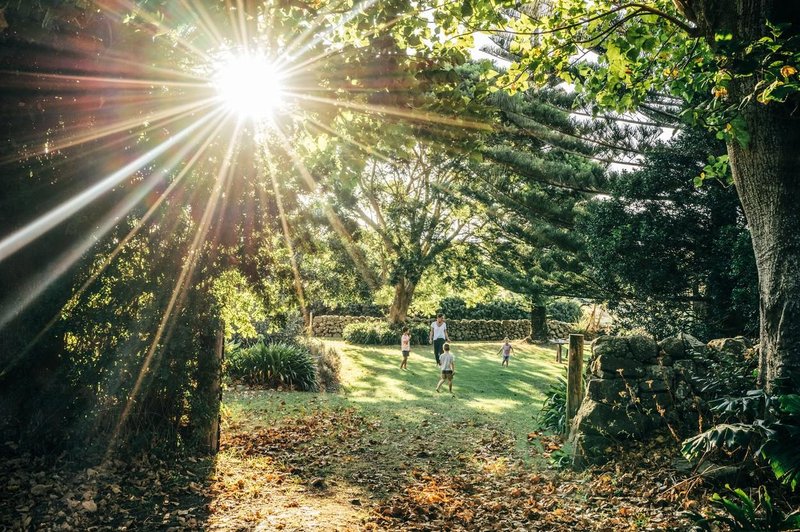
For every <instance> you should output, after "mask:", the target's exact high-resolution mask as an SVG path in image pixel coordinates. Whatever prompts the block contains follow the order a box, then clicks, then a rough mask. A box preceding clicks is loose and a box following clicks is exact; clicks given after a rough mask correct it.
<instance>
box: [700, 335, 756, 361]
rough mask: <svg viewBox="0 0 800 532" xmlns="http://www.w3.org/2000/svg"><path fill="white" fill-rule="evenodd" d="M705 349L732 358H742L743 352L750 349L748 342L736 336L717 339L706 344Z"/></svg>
mask: <svg viewBox="0 0 800 532" xmlns="http://www.w3.org/2000/svg"><path fill="white" fill-rule="evenodd" d="M707 347H708V349H709V350H711V351H715V352H718V353H726V354H729V355H731V356H734V357H742V356H744V353H745V351H747V349H748V348H749V347H750V342H748V341H747V340H746V339H745V338H744V337H742V336H737V337H736V338H717V339H715V340H711V341H710V342H708V344H707Z"/></svg>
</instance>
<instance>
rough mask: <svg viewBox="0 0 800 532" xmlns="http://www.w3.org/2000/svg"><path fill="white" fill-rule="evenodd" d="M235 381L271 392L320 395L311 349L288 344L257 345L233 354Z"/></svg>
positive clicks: (230, 367)
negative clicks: (286, 390) (285, 389)
mask: <svg viewBox="0 0 800 532" xmlns="http://www.w3.org/2000/svg"><path fill="white" fill-rule="evenodd" d="M226 371H227V373H228V375H229V376H230V378H231V379H233V380H234V381H240V382H243V383H246V384H259V385H265V386H268V387H270V388H278V387H279V386H285V387H288V388H291V389H297V390H303V391H316V390H317V389H318V388H317V363H316V360H315V359H314V357H313V356H312V355H311V353H310V352H309V350H308V349H306V348H304V347H303V346H299V345H292V344H287V343H282V342H281V343H273V344H264V343H263V342H258V343H257V344H255V345H253V346H251V347H247V348H243V349H242V348H240V349H235V350H233V351H232V352H231V353H230V354H229V356H228V358H227V364H226Z"/></svg>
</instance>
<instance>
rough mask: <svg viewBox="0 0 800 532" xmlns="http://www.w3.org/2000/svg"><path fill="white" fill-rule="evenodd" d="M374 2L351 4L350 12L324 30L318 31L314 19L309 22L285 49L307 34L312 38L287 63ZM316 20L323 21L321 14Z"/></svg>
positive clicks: (296, 43)
mask: <svg viewBox="0 0 800 532" xmlns="http://www.w3.org/2000/svg"><path fill="white" fill-rule="evenodd" d="M376 2H377V0H366V1H364V2H362V3H361V4H359V5H356V6H353V8H352V9H351V10H350V12H349V13H348V14H347V15H345V16H344V17H342V19H341V20H340V21H339V22H338V23H337V24H336V25H335V26H330V27H329V28H327V29H325V30H324V31H318V30H319V28H320V25H319V24H316V21H315V23H314V24H310V25H309V28H308V29H307V30H306V31H304V32H303V33H301V34H300V35H298V36H297V38H296V39H295V40H294V41H292V43H290V44H289V46H287V47H286V49H287V50H292V49H293V48H294V47H295V46H299V43H301V42H303V41H304V40H305V39H307V38H308V36H309V35H313V36H314V38H313V39H311V40H309V41H308V42H307V43H305V44H304V45H302V47H301V48H299V49H298V50H297V52H296V53H294V54H292V55H290V56H288V60H287V63H293V62H294V59H295V58H296V57H301V56H302V55H303V54H305V53H306V52H307V51H308V50H311V49H313V48H314V47H315V46H317V45H319V44H321V43H322V42H324V41H325V39H326V38H328V37H329V36H330V35H332V34H333V33H334V32H335V31H337V30H339V29H341V28H342V27H343V26H344V25H345V24H347V23H348V22H350V21H351V20H353V19H354V18H355V17H357V16H358V15H360V14H361V13H363V12H364V11H366V10H367V9H369V8H370V7H372V6H373V5H374V4H375V3H376ZM318 20H323V21H324V18H323V16H322V15H320V16H319V17H318ZM326 26H327V24H326ZM378 26H379V27H382V25H380V24H379V25H378ZM320 55H326V54H320ZM308 64H310V62H308V61H306V62H302V63H301V65H300V66H299V67H298V68H296V69H290V71H289V72H288V73H289V74H291V73H294V71H297V70H299V69H300V68H303V67H305V66H306V65H308Z"/></svg>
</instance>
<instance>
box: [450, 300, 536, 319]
mask: <svg viewBox="0 0 800 532" xmlns="http://www.w3.org/2000/svg"><path fill="white" fill-rule="evenodd" d="M438 313H442V314H444V315H445V317H446V318H448V319H452V320H524V319H526V318H528V317H529V316H530V311H528V310H527V309H525V308H523V307H522V306H520V305H519V304H518V303H515V302H512V301H502V300H491V301H486V302H479V303H476V304H475V305H472V306H467V303H466V301H464V300H463V299H461V298H460V297H453V296H451V297H446V298H444V299H442V300H441V302H440V303H439V310H438Z"/></svg>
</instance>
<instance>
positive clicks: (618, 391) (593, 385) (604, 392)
mask: <svg viewBox="0 0 800 532" xmlns="http://www.w3.org/2000/svg"><path fill="white" fill-rule="evenodd" d="M586 396H587V397H588V398H589V399H591V400H592V401H596V402H598V403H606V404H611V405H625V404H629V403H630V402H631V391H630V390H629V389H628V385H627V384H626V381H625V380H624V379H597V378H593V379H590V380H589V382H588V383H587V386H586Z"/></svg>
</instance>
